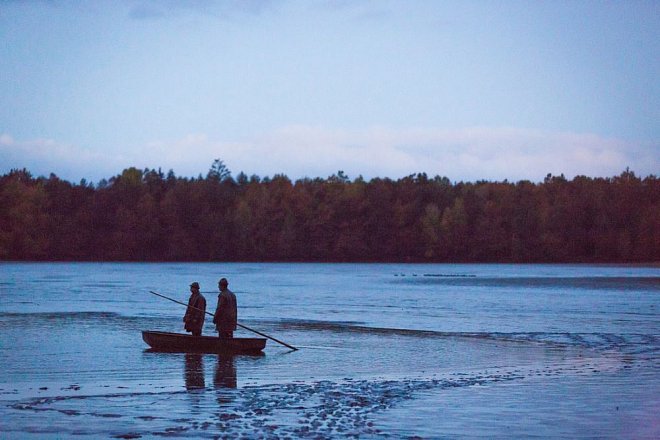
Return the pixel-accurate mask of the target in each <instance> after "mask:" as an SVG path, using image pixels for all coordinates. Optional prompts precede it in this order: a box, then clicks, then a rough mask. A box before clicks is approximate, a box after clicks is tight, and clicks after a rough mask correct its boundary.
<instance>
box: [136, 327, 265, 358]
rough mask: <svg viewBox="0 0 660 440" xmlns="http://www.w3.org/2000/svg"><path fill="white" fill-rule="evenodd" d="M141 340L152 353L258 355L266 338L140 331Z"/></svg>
mask: <svg viewBox="0 0 660 440" xmlns="http://www.w3.org/2000/svg"><path fill="white" fill-rule="evenodd" d="M142 339H144V342H146V343H147V344H148V345H149V346H150V347H151V348H152V349H153V350H154V351H167V352H175V353H227V354H259V353H260V352H261V350H263V349H264V347H265V346H266V338H219V337H217V336H192V335H186V334H181V333H167V332H155V331H147V330H144V331H142Z"/></svg>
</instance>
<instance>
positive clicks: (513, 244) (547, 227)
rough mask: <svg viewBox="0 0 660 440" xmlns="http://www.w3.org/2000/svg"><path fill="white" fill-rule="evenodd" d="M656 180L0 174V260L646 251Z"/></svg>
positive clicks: (656, 239) (657, 244)
mask: <svg viewBox="0 0 660 440" xmlns="http://www.w3.org/2000/svg"><path fill="white" fill-rule="evenodd" d="M659 257H660V184H659V182H658V179H657V177H655V176H653V175H652V176H648V177H646V178H640V177H637V176H636V175H635V174H634V173H633V172H632V171H629V170H626V171H624V172H623V173H622V174H621V175H619V176H615V177H608V178H590V177H584V176H578V177H575V178H574V179H572V180H567V179H566V178H565V177H564V176H563V175H562V176H552V175H548V176H546V177H545V179H544V180H543V182H540V183H533V182H529V181H520V182H516V183H513V182H508V181H506V180H505V181H503V182H490V181H479V182H474V183H471V182H457V183H452V182H451V181H449V179H447V178H446V177H438V176H436V177H433V178H429V177H428V176H427V175H426V174H424V173H421V174H415V175H410V176H407V177H403V178H400V179H398V180H392V179H388V178H375V179H371V180H369V181H366V180H365V179H363V178H362V177H358V178H356V179H353V180H351V179H350V178H349V177H347V176H346V175H345V174H344V173H343V172H341V171H340V172H338V173H337V174H335V175H332V176H330V177H328V178H325V179H323V178H315V179H310V178H306V179H300V180H297V181H295V182H292V181H291V180H290V179H289V178H288V177H287V176H285V175H275V176H273V177H264V178H260V177H259V176H251V177H248V176H247V175H245V174H244V173H240V174H239V175H237V176H236V177H232V175H231V173H230V171H229V170H228V169H227V167H226V166H225V164H224V163H223V162H222V161H220V160H216V161H215V162H214V163H213V165H212V167H211V169H210V170H209V171H208V173H207V174H206V176H205V177H204V176H202V175H200V176H199V177H197V178H184V177H177V176H176V175H175V174H174V172H173V171H169V173H167V174H164V173H163V172H161V171H160V170H154V169H151V170H150V169H145V170H139V169H136V168H128V169H126V170H124V171H123V172H122V173H121V174H119V175H117V176H115V177H112V178H110V179H109V180H105V179H104V180H102V181H100V182H99V183H97V184H89V183H87V182H85V181H84V180H83V181H81V182H80V183H79V184H73V183H70V182H68V181H66V180H62V179H60V178H58V177H57V176H55V175H54V174H51V175H50V176H49V177H34V176H32V175H31V174H30V172H29V171H28V170H25V169H22V170H12V171H11V172H9V173H8V174H5V175H3V176H1V177H0V259H2V260H80V261H86V260H94V261H109V260H112V261H122V260H125V261H397V262H399V261H402V262H408V261H420V262H421V261H429V262H657V261H659V260H660V258H659Z"/></svg>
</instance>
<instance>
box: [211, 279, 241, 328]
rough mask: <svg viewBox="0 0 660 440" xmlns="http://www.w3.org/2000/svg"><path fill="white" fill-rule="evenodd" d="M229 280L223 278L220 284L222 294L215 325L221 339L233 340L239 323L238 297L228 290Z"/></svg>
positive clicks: (216, 310) (214, 321) (214, 319)
mask: <svg viewBox="0 0 660 440" xmlns="http://www.w3.org/2000/svg"><path fill="white" fill-rule="evenodd" d="M228 286H229V282H228V281H227V278H221V279H220V281H219V282H218V288H219V289H220V294H219V295H218V307H217V308H216V309H215V314H214V315H213V323H214V324H215V328H216V329H217V330H218V336H220V337H221V338H233V337H234V330H236V322H237V315H238V311H237V306H236V295H234V292H232V291H231V290H229V288H228Z"/></svg>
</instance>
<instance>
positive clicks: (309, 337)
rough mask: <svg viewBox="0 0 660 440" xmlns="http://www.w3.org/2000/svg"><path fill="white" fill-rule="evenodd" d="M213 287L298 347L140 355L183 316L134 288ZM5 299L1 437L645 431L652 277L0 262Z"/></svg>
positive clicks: (659, 299)
mask: <svg viewBox="0 0 660 440" xmlns="http://www.w3.org/2000/svg"><path fill="white" fill-rule="evenodd" d="M221 276H226V277H227V278H229V280H230V288H231V289H232V290H234V292H235V293H236V294H237V297H238V301H239V320H240V322H241V323H243V324H245V325H247V326H249V327H251V328H255V329H258V330H259V331H261V332H265V333H268V334H272V335H273V336H275V337H276V338H278V339H281V340H283V341H286V342H287V343H289V344H292V345H294V346H297V347H299V348H300V350H298V351H294V352H292V351H290V350H288V349H287V348H286V347H283V346H281V345H278V344H277V343H275V342H273V341H269V342H268V345H267V347H266V350H265V352H264V355H263V356H234V357H223V356H217V355H190V354H189V355H186V354H171V353H168V354H164V353H152V352H149V351H148V350H147V346H146V345H145V344H144V342H143V341H142V339H141V336H140V331H141V330H145V329H149V330H161V331H182V322H181V317H182V315H183V311H184V309H183V307H182V306H180V305H177V304H174V303H172V302H169V301H166V300H163V299H161V298H158V297H156V296H154V295H151V294H149V290H155V291H158V292H160V293H163V294H165V295H168V296H171V297H174V298H176V299H178V300H179V301H184V302H185V301H186V300H187V297H188V294H189V293H188V290H187V286H188V284H190V282H192V281H199V282H200V284H201V286H202V291H203V292H208V293H206V294H205V295H206V297H207V301H208V303H209V309H210V310H212V309H213V308H214V307H215V304H216V292H215V291H214V288H215V286H216V285H217V280H218V278H220V277H221ZM0 298H1V302H0V331H1V333H0V334H1V335H2V336H0V356H1V358H0V359H1V360H2V365H3V367H4V368H3V369H2V370H1V371H0V433H2V437H3V438H31V437H34V438H63V437H64V438H66V437H75V438H86V437H89V438H98V437H117V438H161V437H163V436H165V437H187V438H188V437H200V438H236V437H241V436H242V437H244V438H253V437H266V438H286V437H293V438H296V437H310V438H330V437H332V438H337V437H340V438H341V437H361V438H401V437H414V436H419V437H422V438H456V437H459V438H461V437H467V438H510V437H530V436H531V437H534V436H537V437H544V438H547V437H553V438H594V437H596V438H621V437H629V438H658V437H660V421H659V418H658V415H657V414H660V411H659V410H660V399H659V398H658V397H657V396H660V363H659V362H658V360H659V359H660V356H659V353H660V350H659V349H660V315H659V314H658V308H659V307H660V269H659V268H658V267H637V266H586V265H405V264H350V265H349V264H346V265H343V264H171V263H163V264H129V263H126V264H116V263H107V264H100V263H41V264H39V263H0ZM204 332H205V334H211V333H212V324H211V323H210V322H207V323H206V326H205V330H204ZM251 335H252V334H251V333H249V332H247V331H245V330H239V331H238V332H237V336H251Z"/></svg>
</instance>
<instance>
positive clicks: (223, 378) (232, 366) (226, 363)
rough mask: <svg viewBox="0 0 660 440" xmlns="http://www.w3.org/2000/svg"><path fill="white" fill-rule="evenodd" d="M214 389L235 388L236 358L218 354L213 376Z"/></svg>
mask: <svg viewBox="0 0 660 440" xmlns="http://www.w3.org/2000/svg"><path fill="white" fill-rule="evenodd" d="M213 386H215V388H236V356H232V355H227V354H219V355H218V362H217V363H216V366H215V374H214V375H213Z"/></svg>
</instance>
